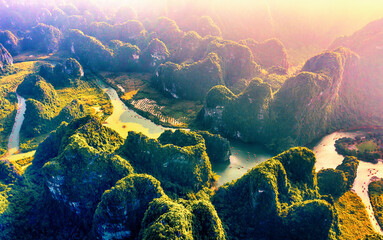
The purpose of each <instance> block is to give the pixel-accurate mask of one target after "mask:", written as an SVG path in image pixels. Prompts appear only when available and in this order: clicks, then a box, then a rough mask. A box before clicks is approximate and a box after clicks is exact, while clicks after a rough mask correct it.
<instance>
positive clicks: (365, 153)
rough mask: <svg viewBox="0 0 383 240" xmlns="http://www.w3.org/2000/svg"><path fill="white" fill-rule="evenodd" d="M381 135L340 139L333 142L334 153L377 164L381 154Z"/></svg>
mask: <svg viewBox="0 0 383 240" xmlns="http://www.w3.org/2000/svg"><path fill="white" fill-rule="evenodd" d="M382 141H383V134H382V133H380V132H376V133H370V134H367V135H366V136H365V137H363V139H361V137H360V136H357V137H355V138H354V139H353V138H340V139H338V140H336V142H335V149H336V151H337V152H338V153H339V154H341V155H343V156H355V157H357V158H358V159H360V160H363V161H366V162H372V163H377V162H378V160H379V159H381V158H382V154H383V147H382Z"/></svg>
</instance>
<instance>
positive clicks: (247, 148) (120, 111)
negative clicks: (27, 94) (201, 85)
mask: <svg viewBox="0 0 383 240" xmlns="http://www.w3.org/2000/svg"><path fill="white" fill-rule="evenodd" d="M97 84H98V85H99V86H100V88H101V89H102V90H103V91H104V92H105V93H106V94H107V95H108V96H109V98H110V100H111V102H112V104H113V114H112V115H111V116H109V117H108V118H107V119H106V121H105V123H104V125H105V126H108V127H110V128H112V129H114V130H115V131H117V132H118V133H119V134H120V135H121V136H122V137H123V138H126V136H127V134H128V131H136V132H142V133H143V134H145V135H147V136H149V137H151V138H157V137H159V136H160V135H161V133H162V132H163V131H164V130H165V129H168V128H165V127H162V126H160V125H157V124H155V123H153V122H152V121H150V120H148V119H146V118H143V117H141V116H140V115H138V114H137V113H136V112H134V111H133V110H130V109H129V108H128V107H127V106H126V105H125V104H124V103H123V102H122V101H121V100H120V98H119V97H118V94H117V92H116V91H115V90H114V89H113V88H111V87H109V86H107V85H106V84H105V83H103V82H102V81H101V80H98V81H97ZM17 100H18V108H17V114H16V119H15V124H14V126H13V129H12V133H11V135H10V137H9V144H8V153H7V156H6V157H7V158H12V159H20V158H22V157H27V156H32V155H33V154H34V151H32V152H29V153H26V154H15V153H17V152H18V150H19V135H20V129H21V125H22V123H23V120H24V113H25V110H26V104H25V99H24V98H22V97H21V96H19V95H17ZM358 134H360V132H334V133H332V134H330V135H327V136H325V137H324V138H323V139H321V140H320V141H319V143H318V144H317V145H316V146H315V147H314V148H313V151H314V153H315V155H316V158H317V162H316V164H315V167H316V170H317V171H319V170H321V169H323V168H336V167H337V166H338V165H339V164H341V163H342V160H343V156H341V155H339V154H338V153H337V152H336V151H335V146H334V144H335V141H336V140H337V139H339V138H342V137H355V136H356V135H358ZM230 144H231V151H232V155H231V156H230V163H229V164H214V165H213V166H212V168H213V171H214V172H216V173H217V174H218V175H220V176H221V177H220V179H219V181H218V186H220V185H222V184H224V183H226V182H230V181H232V180H234V179H237V178H239V177H241V176H242V175H243V174H245V173H246V172H247V171H249V170H250V169H251V168H253V167H255V166H256V165H258V164H260V163H262V162H264V161H266V160H267V159H269V158H271V157H272V155H271V154H270V153H269V152H268V151H267V150H266V149H265V148H263V147H262V146H259V145H254V144H245V143H241V142H235V141H231V143H230ZM24 155H25V156H24ZM376 177H379V178H383V163H382V162H379V163H378V164H372V163H367V162H362V161H361V162H360V164H359V168H358V173H357V177H356V179H355V182H354V185H353V191H355V192H356V193H357V194H358V195H359V197H360V198H361V199H362V201H363V203H364V205H365V206H366V210H367V213H368V215H369V218H370V221H371V223H372V225H373V227H374V229H375V231H376V232H378V233H380V234H382V233H383V232H382V230H381V228H380V227H379V225H378V223H377V221H376V219H375V216H374V214H373V211H372V207H371V204H370V200H369V197H368V191H367V189H368V184H369V183H370V181H372V180H373V179H374V178H376Z"/></svg>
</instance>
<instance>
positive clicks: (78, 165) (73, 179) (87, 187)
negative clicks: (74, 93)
mask: <svg viewBox="0 0 383 240" xmlns="http://www.w3.org/2000/svg"><path fill="white" fill-rule="evenodd" d="M121 143H122V140H121V138H120V137H119V136H118V134H117V133H115V132H114V131H112V130H110V129H106V128H105V127H103V126H102V125H101V123H99V122H98V121H97V119H94V118H89V117H88V118H82V119H78V120H76V121H75V122H72V123H71V124H69V125H62V126H61V127H60V128H59V129H58V130H56V133H55V134H53V135H52V136H51V137H49V138H47V140H45V141H44V142H43V143H42V144H41V145H40V146H39V148H38V150H37V154H36V158H35V159H34V164H37V165H36V166H38V165H39V166H41V165H42V164H44V165H43V167H42V172H43V174H44V178H45V180H44V181H45V184H46V186H47V188H48V190H49V193H50V195H51V197H52V198H53V199H55V200H56V201H58V202H60V204H63V205H64V206H66V207H67V208H68V209H70V211H71V212H73V213H75V215H77V216H78V217H79V218H80V219H82V220H81V221H83V222H84V223H85V225H87V224H88V226H89V223H90V222H91V220H92V218H93V214H94V211H95V209H96V207H97V205H98V203H99V201H100V200H101V195H102V194H103V193H104V191H105V190H107V189H109V188H111V187H112V186H113V185H114V184H115V183H116V182H117V181H118V180H119V179H121V178H123V177H125V176H127V175H129V174H131V173H133V168H132V167H131V166H130V164H129V162H127V161H126V160H125V159H123V158H121V157H119V156H117V155H114V154H111V153H110V152H109V151H110V149H115V147H116V146H118V145H119V144H121ZM47 147H49V148H55V149H52V150H53V151H52V153H49V154H50V155H49V156H48V158H46V159H41V158H42V157H44V156H46V153H45V151H43V150H42V149H46V148H47ZM108 149H109V151H108ZM108 152H109V153H108ZM44 162H45V163H44ZM74 166H75V168H74Z"/></svg>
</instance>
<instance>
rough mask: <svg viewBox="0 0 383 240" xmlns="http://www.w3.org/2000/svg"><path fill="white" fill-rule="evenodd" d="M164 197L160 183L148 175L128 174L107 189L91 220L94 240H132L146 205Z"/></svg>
mask: <svg viewBox="0 0 383 240" xmlns="http://www.w3.org/2000/svg"><path fill="white" fill-rule="evenodd" d="M162 196H166V195H165V193H164V192H163V190H162V188H161V186H160V182H159V181H158V180H156V179H155V178H153V177H152V176H149V175H144V174H131V175H129V176H127V177H125V178H123V179H121V180H120V181H118V182H117V183H116V185H115V186H114V187H112V188H111V189H110V190H107V191H106V192H105V193H104V194H103V195H102V198H101V202H100V204H98V206H97V209H96V212H95V215H94V218H93V233H94V235H95V236H96V238H97V239H135V238H136V237H137V235H138V233H139V230H140V228H141V221H142V219H143V218H144V214H145V211H146V209H148V207H149V203H150V202H151V201H153V199H155V198H160V197H162Z"/></svg>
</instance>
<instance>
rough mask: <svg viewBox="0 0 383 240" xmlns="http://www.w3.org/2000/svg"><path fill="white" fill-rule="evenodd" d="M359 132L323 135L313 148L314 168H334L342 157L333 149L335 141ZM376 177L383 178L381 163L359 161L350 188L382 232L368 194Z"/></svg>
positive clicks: (380, 231)
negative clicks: (315, 159)
mask: <svg viewBox="0 0 383 240" xmlns="http://www.w3.org/2000/svg"><path fill="white" fill-rule="evenodd" d="M360 134H363V132H334V133H332V134H330V135H327V136H325V137H324V138H323V139H322V140H321V141H320V142H319V143H318V144H317V145H316V146H315V147H314V149H313V151H314V153H315V155H316V158H317V162H316V164H315V167H316V170H317V171H320V170H321V169H323V168H336V167H337V166H338V165H339V164H341V163H342V161H343V158H344V157H343V156H341V155H339V154H338V153H337V152H336V151H335V141H336V140H337V139H339V138H342V137H350V138H353V137H355V136H356V135H360ZM376 178H383V163H382V162H379V163H377V164H373V163H368V162H363V161H360V162H359V167H358V172H357V176H356V178H355V181H354V185H353V187H352V190H353V191H354V192H355V193H356V194H358V196H359V197H360V198H361V199H362V202H363V204H364V205H365V206H366V211H367V214H368V217H369V218H370V221H371V224H372V226H373V228H374V230H375V231H376V232H378V233H380V234H383V231H382V229H381V228H380V226H379V224H378V222H377V221H376V218H375V216H374V212H373V210H372V206H371V203H370V198H369V196H368V184H369V183H370V182H371V181H373V180H374V179H376Z"/></svg>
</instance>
